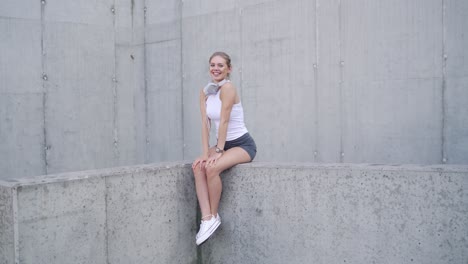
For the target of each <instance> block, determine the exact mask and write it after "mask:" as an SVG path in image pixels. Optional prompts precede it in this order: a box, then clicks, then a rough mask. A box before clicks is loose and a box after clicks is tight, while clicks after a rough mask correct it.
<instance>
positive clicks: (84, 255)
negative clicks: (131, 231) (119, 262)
mask: <svg viewBox="0 0 468 264" xmlns="http://www.w3.org/2000/svg"><path fill="white" fill-rule="evenodd" d="M105 193H106V192H105V184H104V179H103V178H92V179H82V180H74V181H66V182H57V183H48V184H40V185H31V186H20V187H18V230H19V237H18V239H19V254H20V256H19V263H50V264H52V263H57V264H59V263H60V264H62V263H69V264H72V263H105V262H106V254H107V252H106V210H105V207H106V201H105Z"/></svg>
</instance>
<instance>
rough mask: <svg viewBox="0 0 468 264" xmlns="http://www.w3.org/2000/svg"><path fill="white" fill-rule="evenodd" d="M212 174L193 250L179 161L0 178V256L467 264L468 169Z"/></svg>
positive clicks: (347, 167) (186, 180)
mask: <svg viewBox="0 0 468 264" xmlns="http://www.w3.org/2000/svg"><path fill="white" fill-rule="evenodd" d="M222 178H223V183H224V185H223V195H222V200H221V205H220V215H221V217H222V225H221V227H220V228H219V229H218V231H217V232H216V233H215V234H214V236H213V237H212V238H210V239H209V240H208V241H207V242H206V243H204V244H203V245H202V246H201V247H198V248H197V246H196V245H195V241H194V237H195V234H196V232H197V230H198V223H197V219H196V218H197V203H196V194H195V190H194V189H195V187H194V182H193V175H192V172H191V168H190V165H189V164H186V163H184V162H176V163H161V164H152V165H145V166H134V167H122V168H115V169H106V170H98V171H83V172H76V173H68V174H57V175H49V176H41V177H34V178H24V179H11V180H9V181H0V198H1V199H0V221H1V223H2V225H0V241H1V244H0V252H1V253H2V254H1V256H0V258H1V259H0V260H1V261H2V263H48V264H52V263H57V264H58V263H141V264H145V263H324V264H325V263H388V264H394V263H434V264H436V263H437V264H438V263H457V264H466V263H467V261H468V255H467V252H468V240H467V234H468V222H467V221H466V219H467V218H468V191H467V190H468V167H467V166H454V165H441V166H412V165H403V166H401V165H390V166H389V165H387V166H384V165H372V164H311V163H302V164H301V163H283V164H274V163H261V162H255V163H252V164H246V165H238V166H236V167H235V168H233V169H230V170H228V171H227V172H226V173H224V174H223V175H222ZM15 260H16V262H15Z"/></svg>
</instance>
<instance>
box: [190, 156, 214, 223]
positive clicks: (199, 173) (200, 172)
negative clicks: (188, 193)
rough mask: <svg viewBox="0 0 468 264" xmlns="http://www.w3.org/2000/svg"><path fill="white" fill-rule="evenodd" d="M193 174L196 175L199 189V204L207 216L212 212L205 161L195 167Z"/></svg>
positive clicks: (197, 189) (203, 214) (196, 185)
mask: <svg viewBox="0 0 468 264" xmlns="http://www.w3.org/2000/svg"><path fill="white" fill-rule="evenodd" d="M193 175H194V177H195V189H196V191H197V198H198V204H199V205H200V211H201V214H202V217H205V216H208V215H210V214H211V207H210V198H209V194H208V184H207V181H206V170H205V163H202V164H199V165H197V167H195V168H194V169H193Z"/></svg>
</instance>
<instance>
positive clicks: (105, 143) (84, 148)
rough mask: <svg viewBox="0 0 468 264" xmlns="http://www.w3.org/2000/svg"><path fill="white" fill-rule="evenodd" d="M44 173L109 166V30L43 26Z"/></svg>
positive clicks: (111, 130)
mask: <svg viewBox="0 0 468 264" xmlns="http://www.w3.org/2000/svg"><path fill="white" fill-rule="evenodd" d="M44 47H45V51H46V54H47V55H46V56H45V73H46V74H47V76H48V79H47V81H46V82H45V85H46V89H47V95H46V102H45V103H46V109H45V112H46V131H45V133H46V137H47V144H48V146H47V148H48V151H47V163H48V171H49V173H56V172H63V171H72V170H82V169H85V168H86V169H90V168H103V167H111V166H113V165H115V163H114V162H115V161H114V158H115V153H114V151H115V145H114V127H113V125H114V114H115V113H114V101H115V100H116V99H115V93H114V82H113V78H114V76H113V75H114V71H115V70H114V67H115V56H114V53H115V52H114V39H113V29H112V28H100V27H95V26H87V25H79V24H64V23H61V24H57V23H47V25H46V30H45V34H44Z"/></svg>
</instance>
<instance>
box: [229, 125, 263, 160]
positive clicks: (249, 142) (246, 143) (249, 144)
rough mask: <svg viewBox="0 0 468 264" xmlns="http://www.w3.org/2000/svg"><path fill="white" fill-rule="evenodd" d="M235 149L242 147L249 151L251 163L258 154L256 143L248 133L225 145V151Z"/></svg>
mask: <svg viewBox="0 0 468 264" xmlns="http://www.w3.org/2000/svg"><path fill="white" fill-rule="evenodd" d="M233 147H241V148H243V149H244V150H245V151H247V153H249V156H250V161H252V160H253V159H254V158H255V155H256V154H257V145H255V141H254V140H253V138H252V137H251V136H250V134H249V133H248V132H247V133H245V134H244V135H242V136H241V137H239V138H236V139H234V140H230V141H226V143H225V144H224V150H228V149H230V148H233Z"/></svg>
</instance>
